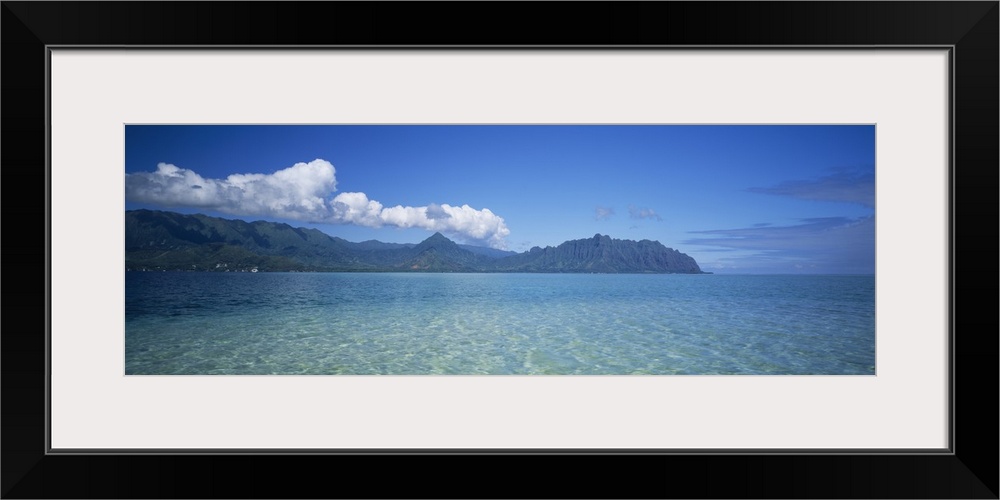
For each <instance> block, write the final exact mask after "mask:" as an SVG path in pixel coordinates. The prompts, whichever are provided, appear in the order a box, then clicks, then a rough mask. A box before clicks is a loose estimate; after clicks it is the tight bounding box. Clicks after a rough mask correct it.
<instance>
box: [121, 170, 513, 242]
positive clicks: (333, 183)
mask: <svg viewBox="0 0 1000 500" xmlns="http://www.w3.org/2000/svg"><path fill="white" fill-rule="evenodd" d="M336 189H337V179H336V169H335V168H334V167H333V165H332V164H330V162H328V161H326V160H322V159H316V160H313V161H311V162H309V163H296V164H295V165H293V166H291V167H288V168H286V169H283V170H279V171H277V172H274V173H273V174H233V175H230V176H229V177H226V178H225V179H206V178H204V177H202V176H200V175H198V174H197V173H195V172H194V171H191V170H187V169H184V168H180V167H177V166H175V165H171V164H168V163H160V164H159V165H158V166H157V169H156V171H155V172H138V173H132V174H125V197H126V199H128V200H129V201H134V202H139V203H150V204H155V205H162V206H185V207H195V208H209V209H213V210H216V211H219V212H223V213H227V214H233V215H250V216H269V217H277V218H283V219H292V220H299V221H308V222H321V223H322V222H326V223H335V224H356V225H359V226H366V227H382V226H395V227H401V228H409V227H416V228H422V229H426V230H429V231H441V232H444V233H448V234H450V235H452V236H457V237H459V238H461V239H464V240H466V241H469V242H472V243H480V244H486V245H489V246H491V247H493V248H500V249H506V247H507V245H506V242H505V238H506V237H507V236H508V235H509V234H510V230H509V229H508V228H507V225H506V223H504V220H503V218H502V217H499V216H498V215H496V214H494V213H493V212H492V211H490V210H489V209H488V208H483V209H481V210H476V209H474V208H472V207H470V206H469V205H462V206H460V207H459V206H452V205H447V204H441V205H437V204H433V203H432V204H430V205H428V206H426V207H409V206H407V207H404V206H400V205H397V206H394V207H384V206H383V205H382V203H379V202H378V201H375V200H370V199H368V196H367V195H366V194H365V193H362V192H344V193H340V194H338V195H337V196H335V197H334V198H333V199H330V200H329V201H327V198H328V197H329V196H330V195H331V194H332V193H333V192H334V191H336Z"/></svg>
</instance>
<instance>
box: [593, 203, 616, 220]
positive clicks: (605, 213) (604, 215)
mask: <svg viewBox="0 0 1000 500" xmlns="http://www.w3.org/2000/svg"><path fill="white" fill-rule="evenodd" d="M614 214H615V209H614V208H613V207H605V206H601V205H598V206H596V207H594V218H595V219H597V220H608V219H610V218H611V216H612V215H614Z"/></svg>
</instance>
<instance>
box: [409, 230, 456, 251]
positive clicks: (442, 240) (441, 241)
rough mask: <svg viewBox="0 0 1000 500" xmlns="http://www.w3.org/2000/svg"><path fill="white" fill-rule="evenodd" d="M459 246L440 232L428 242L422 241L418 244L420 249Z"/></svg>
mask: <svg viewBox="0 0 1000 500" xmlns="http://www.w3.org/2000/svg"><path fill="white" fill-rule="evenodd" d="M452 245H455V246H458V245H457V244H456V243H455V242H454V241H451V240H449V239H448V237H446V236H445V235H443V234H441V233H440V232H437V233H434V234H432V235H431V236H430V237H428V238H427V239H426V240H424V241H421V242H420V243H418V244H417V247H418V248H428V247H438V246H448V247H450V246H452Z"/></svg>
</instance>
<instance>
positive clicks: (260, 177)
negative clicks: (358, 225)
mask: <svg viewBox="0 0 1000 500" xmlns="http://www.w3.org/2000/svg"><path fill="white" fill-rule="evenodd" d="M336 189H337V179H336V175H335V170H334V168H333V165H331V164H330V162H328V161H326V160H314V161H311V162H309V163H296V164H295V165H292V166H291V167H288V168H286V169H283V170H279V171H277V172H274V173H273V174H270V175H265V174H233V175H230V176H229V177H226V178H225V179H206V178H204V177H202V176H200V175H198V174H197V173H196V172H194V171H192V170H188V169H185V168H180V167H178V166H176V165H171V164H169V163H160V164H159V165H157V167H156V171H155V172H137V173H132V174H125V197H126V199H128V200H130V201H135V202H140V203H151V204H155V205H169V206H186V207H197V208H210V209H213V210H218V211H219V212H223V213H228V214H233V215H262V216H271V217H280V218H285V219H295V220H318V219H321V218H323V217H324V216H325V215H326V214H327V208H326V200H325V199H324V197H325V196H326V195H328V194H329V193H330V192H332V191H334V190H336Z"/></svg>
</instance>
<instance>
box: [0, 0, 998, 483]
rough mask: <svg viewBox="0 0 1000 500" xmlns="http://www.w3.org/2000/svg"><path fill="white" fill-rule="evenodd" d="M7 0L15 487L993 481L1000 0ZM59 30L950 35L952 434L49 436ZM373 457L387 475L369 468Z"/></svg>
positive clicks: (746, 39)
mask: <svg viewBox="0 0 1000 500" xmlns="http://www.w3.org/2000/svg"><path fill="white" fill-rule="evenodd" d="M2 3H3V7H2V11H0V12H2V14H0V16H2V17H0V22H2V24H0V32H2V37H3V39H2V41H3V43H2V53H0V61H2V65H3V72H2V75H3V86H2V98H3V107H2V122H3V131H2V133H3V145H4V147H3V148H2V149H0V161H2V165H3V167H4V180H5V181H6V182H5V183H4V185H5V186H6V189H5V190H4V194H5V195H7V196H5V197H4V199H5V203H4V209H5V216H4V218H3V221H4V222H5V223H6V224H5V228H6V229H7V231H6V234H7V236H8V238H7V241H6V242H5V243H4V245H3V247H2V252H3V257H4V258H5V260H6V262H7V263H8V271H9V272H10V270H12V269H13V270H14V272H16V273H19V272H21V271H24V272H25V273H26V274H27V275H28V276H27V277H24V278H22V277H21V276H20V275H19V274H14V275H13V276H15V279H16V281H14V282H13V285H11V282H10V281H8V293H7V294H4V310H5V312H7V314H6V315H5V320H4V326H6V328H5V331H4V334H3V335H2V337H0V341H2V349H0V356H2V360H0V362H2V379H0V384H2V386H0V388H2V403H3V404H2V406H0V408H2V430H3V439H2V441H0V446H2V453H3V460H2V485H0V486H2V495H3V497H4V498H90V497H104V498H112V497H129V498H154V497H155V498H164V497H166V498H193V497H201V498H212V497H228V498H236V497H242V498H263V497H270V498H302V497H315V496H321V497H383V498H385V497H402V498H410V497H413V498H416V497H425V496H432V497H441V498H445V497H469V498H471V497H510V498H520V497H536V498H542V497H580V498H593V497H604V498H634V497H647V498H669V497H685V498H764V497H766V498H789V497H796V498H895V497H906V498H927V497H932V498H998V462H997V460H998V453H997V452H998V449H997V446H998V445H997V443H998V440H997V433H996V432H997V428H996V426H995V423H996V422H998V404H997V399H995V398H996V395H997V394H998V393H997V390H996V389H997V386H996V384H997V376H996V375H997V368H998V357H997V352H998V350H997V340H998V339H997V334H996V332H997V331H998V329H997V316H996V313H995V311H996V309H995V308H994V307H993V304H994V302H993V299H992V298H993V297H994V296H995V294H996V291H997V286H996V285H997V281H996V276H997V273H996V272H995V271H996V270H995V268H994V267H993V265H994V264H993V263H995V262H996V256H997V255H998V252H997V241H998V240H997V233H996V228H997V227H998V225H997V223H996V222H997V215H998V214H997V206H998V205H997V201H998V200H997V198H998V194H997V186H998V183H997V180H998V170H1000V168H998V165H1000V158H998V136H1000V134H998V116H1000V113H998V95H1000V85H998V66H1000V57H998V39H1000V37H998V25H1000V23H998V20H1000V4H998V2H996V1H987V2H773V3H771V2H765V3H756V2H691V3H689V2H640V3H631V2H616V3H597V2H595V3H579V4H568V3H553V4H551V5H548V6H542V5H540V4H538V3H502V4H501V3H488V2H483V3H451V2H446V3H422V2H403V3H381V2H376V3H322V2H302V3H298V2H276V3H272V2H134V3H133V2H6V1H5V2H2ZM455 19H459V20H462V22H460V23H456V22H455V21H454V20H455ZM53 45H59V46H75V47H96V46H121V45H124V46H140V45H152V46H171V47H176V46H186V45H190V46H219V47H248V46H282V45H288V46H331V45H336V46H345V45H351V46H382V45H390V46H412V45H419V46H459V47H486V46H531V47H545V46H591V47H614V46H648V47H658V46H689V47H701V46H706V47H712V46H746V47H759V46H787V47H800V48H805V49H808V48H810V47H819V46H844V47H858V48H869V47H871V48H875V47H887V46H890V47H901V46H902V47H927V46H948V47H951V59H952V71H953V75H952V77H953V87H952V92H953V103H954V104H953V110H952V111H953V113H952V123H951V129H952V131H953V138H954V141H953V150H952V152H953V158H952V161H953V165H952V169H951V182H952V204H951V211H952V212H951V214H950V216H951V221H952V223H951V229H950V232H951V240H952V241H951V249H950V252H951V253H950V255H951V266H952V274H951V277H950V278H951V279H950V282H951V287H952V290H951V291H950V293H949V300H950V308H951V311H952V312H951V319H952V324H953V327H952V332H951V344H950V350H951V355H952V360H953V369H952V373H951V377H952V378H951V386H952V391H951V392H952V394H951V403H952V405H951V406H952V414H951V422H952V426H951V429H950V431H951V436H952V443H953V445H952V447H951V450H950V451H951V452H950V453H944V454H942V453H937V454H865V453H843V454H809V453H795V454H766V453H765V454H723V453H694V454H665V455H661V454H642V455H636V454H628V453H624V454H594V455H590V454H540V453H530V452H513V453H505V454H498V453H489V454H476V453H464V454H439V453H420V454H395V453H394V454H380V453H376V452H371V453H361V454H352V455H325V454H323V455H321V454H316V455H296V454H288V455H278V454H263V455H259V454H201V453H195V452H189V453H182V454H155V455H153V454H148V455H147V454H81V455H53V454H49V453H47V441H46V425H47V424H46V417H47V415H48V404H49V402H48V401H47V398H46V394H47V390H46V383H47V382H46V381H47V378H46V373H47V369H48V366H47V361H46V360H47V348H48V344H47V325H48V321H47V314H48V313H49V311H48V307H47V304H48V296H47V284H48V283H49V278H50V275H49V268H48V258H47V256H48V253H49V248H50V247H49V236H50V235H49V234H48V229H47V227H48V225H47V220H48V219H47V218H48V200H47V196H46V186H47V168H48V167H47V161H48V158H47V131H46V126H47V125H46V117H47V112H48V109H47V100H46V93H47V77H48V72H47V69H48V68H47V66H46V61H47V47H49V46H53ZM959 191H961V196H959ZM918 271H919V270H915V272H918ZM8 276H11V275H10V274H9V275H8ZM983 295H985V297H982V296H983ZM979 298H985V300H982V301H977V300H978V299H979ZM959 299H962V303H961V304H960V305H959V304H958V300H959ZM978 304H987V306H985V307H984V306H979V305H978ZM30 325H37V326H30ZM484 455H485V456H484ZM554 465H562V466H565V467H568V470H573V471H574V473H573V475H572V477H566V476H564V475H563V474H562V473H560V470H561V469H556V468H554ZM313 469H318V470H323V471H326V472H324V473H321V474H315V475H314V474H311V473H309V472H308V471H311V470H313ZM372 470H376V471H377V473H378V475H379V476H380V477H382V479H383V480H380V481H377V482H371V481H369V480H368V479H367V473H368V472H369V471H372Z"/></svg>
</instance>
